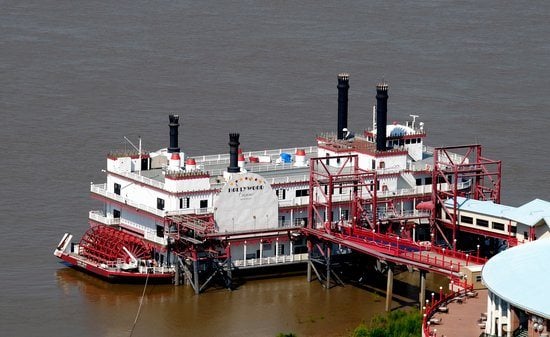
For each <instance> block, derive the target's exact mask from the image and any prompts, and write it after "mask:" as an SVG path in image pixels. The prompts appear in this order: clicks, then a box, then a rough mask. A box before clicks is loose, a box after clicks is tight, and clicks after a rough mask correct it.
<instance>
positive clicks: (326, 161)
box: [325, 153, 330, 165]
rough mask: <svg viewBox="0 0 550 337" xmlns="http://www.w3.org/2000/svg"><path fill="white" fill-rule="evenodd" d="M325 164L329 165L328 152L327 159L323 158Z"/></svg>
mask: <svg viewBox="0 0 550 337" xmlns="http://www.w3.org/2000/svg"><path fill="white" fill-rule="evenodd" d="M325 164H327V165H330V159H328V153H327V159H326V160H325Z"/></svg>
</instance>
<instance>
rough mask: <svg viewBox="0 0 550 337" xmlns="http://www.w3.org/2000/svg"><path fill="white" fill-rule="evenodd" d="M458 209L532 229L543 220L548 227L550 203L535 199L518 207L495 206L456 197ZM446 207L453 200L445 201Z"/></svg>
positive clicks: (450, 204) (490, 202) (549, 224)
mask: <svg viewBox="0 0 550 337" xmlns="http://www.w3.org/2000/svg"><path fill="white" fill-rule="evenodd" d="M456 200H457V203H458V209H460V210H462V211H467V212H473V213H478V214H483V215H489V216H494V217H500V218H503V219H508V220H512V221H516V222H519V223H522V224H525V225H527V226H530V227H533V226H535V225H536V224H538V223H539V222H540V221H541V220H544V221H545V222H546V224H547V225H548V226H550V202H548V201H544V200H541V199H535V200H533V201H530V202H528V203H526V204H524V205H522V206H520V207H513V206H506V205H501V204H495V203H494V202H492V201H482V200H475V199H467V198H464V197H457V199H456ZM445 204H446V205H447V206H452V205H453V199H447V200H446V201H445Z"/></svg>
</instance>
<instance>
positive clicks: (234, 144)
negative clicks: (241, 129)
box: [227, 133, 241, 173]
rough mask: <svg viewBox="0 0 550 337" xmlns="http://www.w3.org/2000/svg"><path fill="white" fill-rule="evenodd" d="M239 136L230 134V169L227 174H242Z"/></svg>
mask: <svg viewBox="0 0 550 337" xmlns="http://www.w3.org/2000/svg"><path fill="white" fill-rule="evenodd" d="M239 144H240V143H239V134H238V133H230V134H229V167H228V168H227V172H229V173H238V172H241V168H240V167H239V163H238V156H239Z"/></svg>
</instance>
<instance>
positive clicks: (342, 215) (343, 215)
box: [340, 209, 349, 220]
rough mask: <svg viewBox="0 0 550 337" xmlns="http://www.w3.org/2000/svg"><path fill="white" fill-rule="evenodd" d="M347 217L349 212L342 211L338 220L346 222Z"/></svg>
mask: <svg viewBox="0 0 550 337" xmlns="http://www.w3.org/2000/svg"><path fill="white" fill-rule="evenodd" d="M348 216H349V210H347V209H343V210H342V213H340V220H348V219H349V218H348Z"/></svg>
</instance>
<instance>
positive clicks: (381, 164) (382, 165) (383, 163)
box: [380, 161, 386, 169]
mask: <svg viewBox="0 0 550 337" xmlns="http://www.w3.org/2000/svg"><path fill="white" fill-rule="evenodd" d="M385 167H386V163H385V162H383V161H381V162H380V168H381V169H383V168H385Z"/></svg>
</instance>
